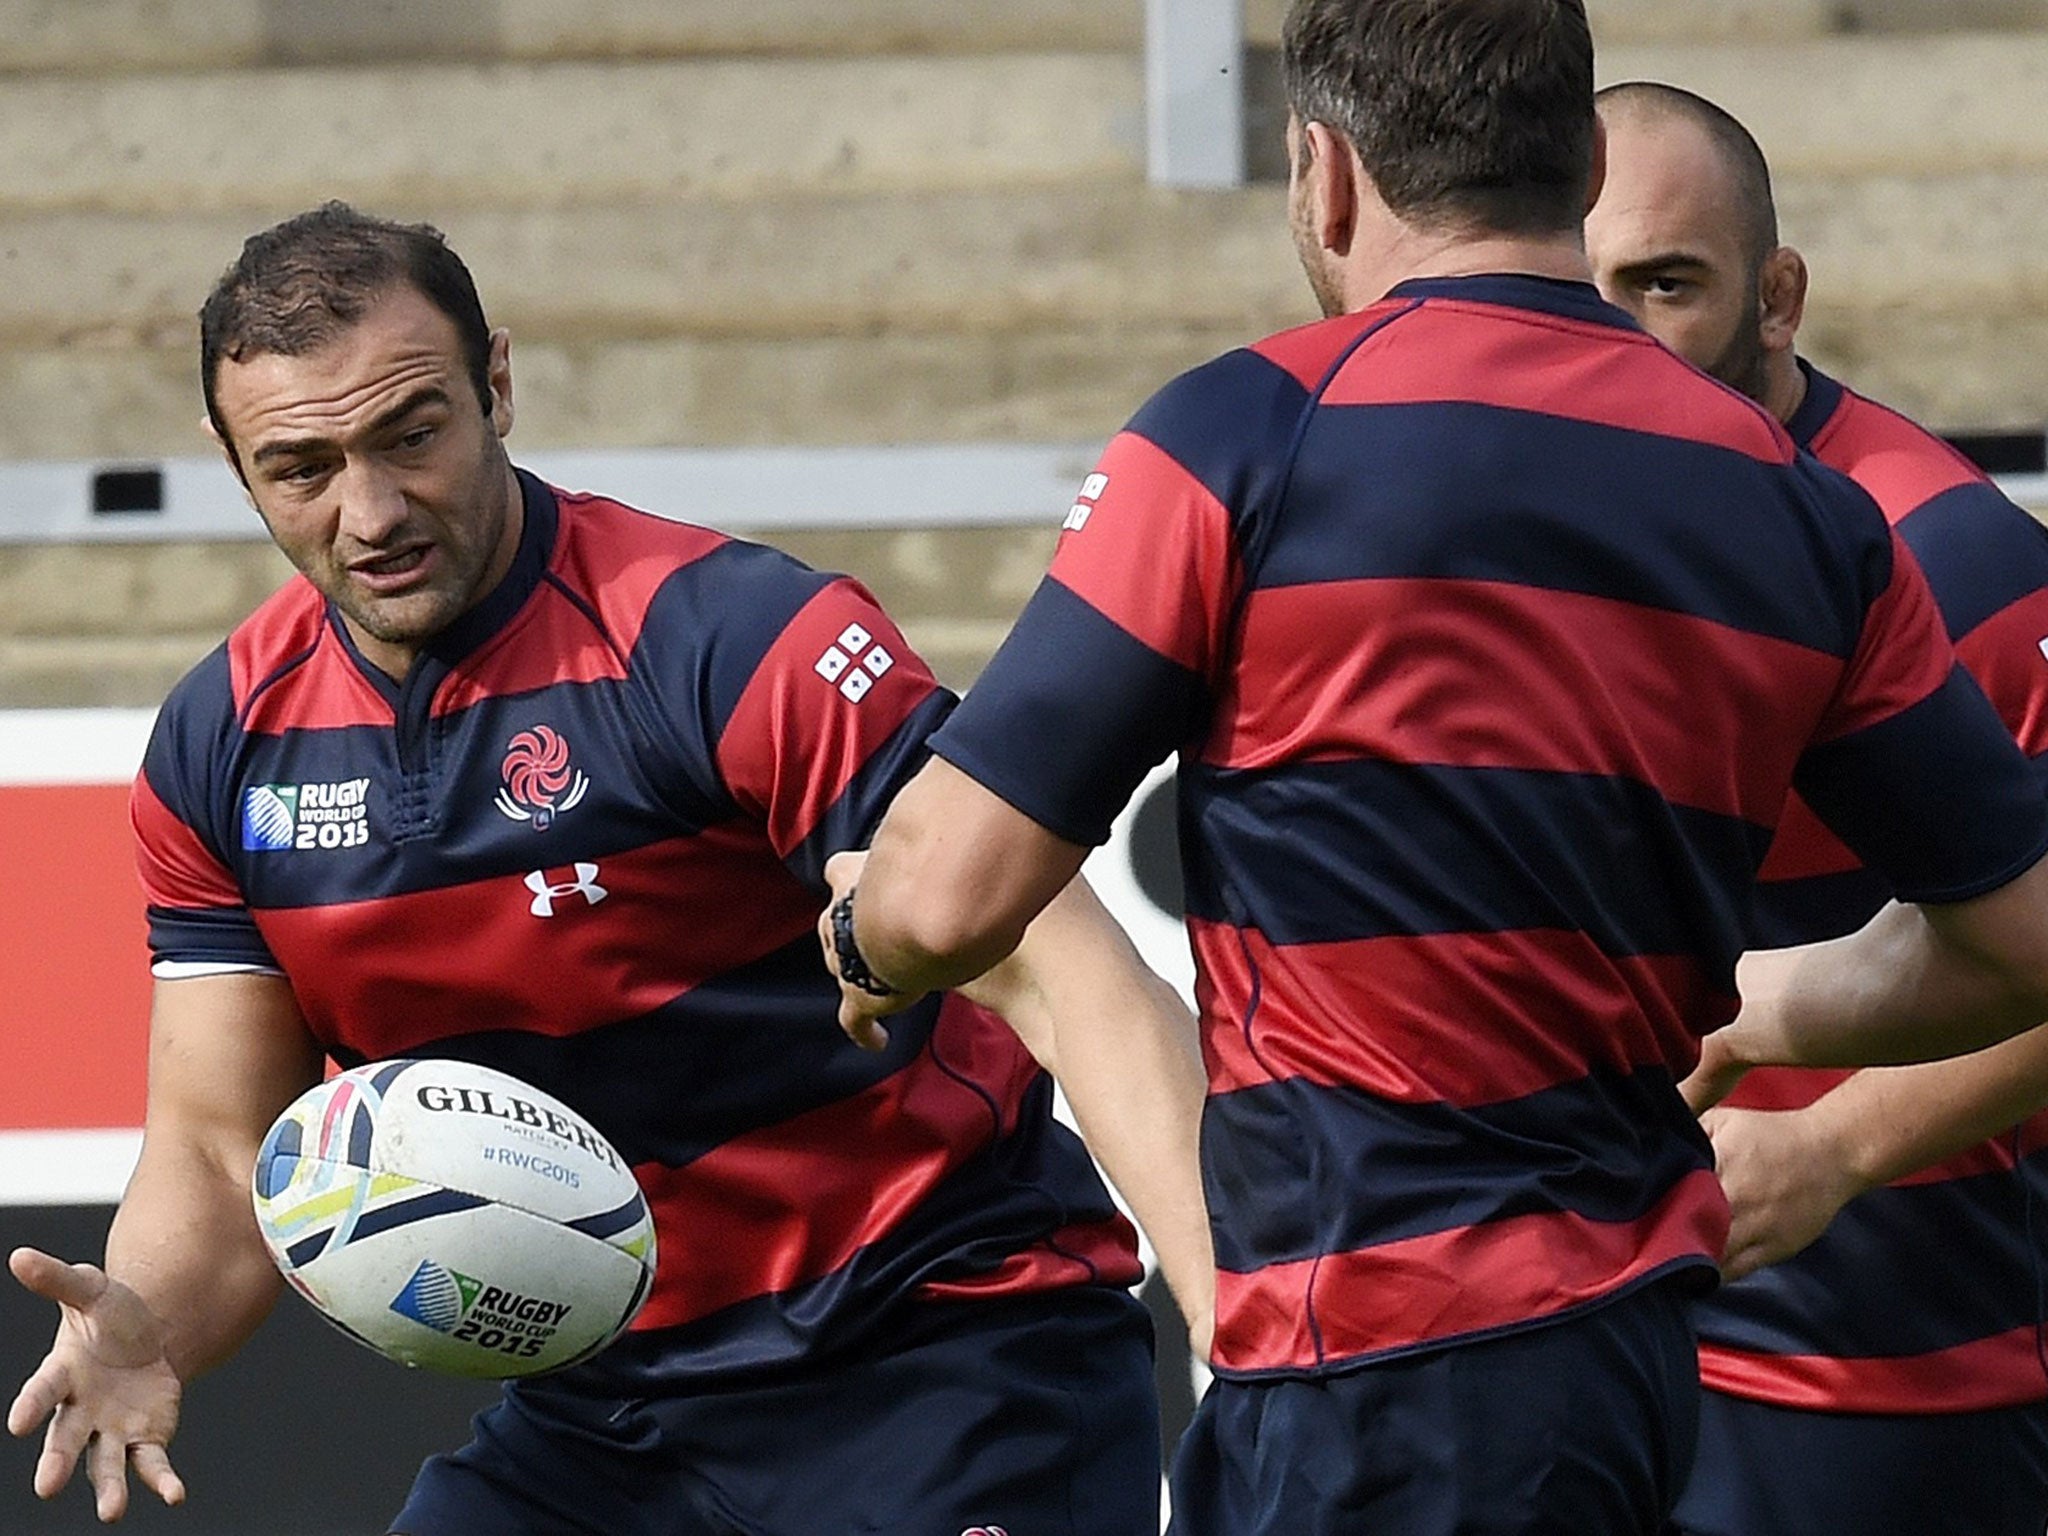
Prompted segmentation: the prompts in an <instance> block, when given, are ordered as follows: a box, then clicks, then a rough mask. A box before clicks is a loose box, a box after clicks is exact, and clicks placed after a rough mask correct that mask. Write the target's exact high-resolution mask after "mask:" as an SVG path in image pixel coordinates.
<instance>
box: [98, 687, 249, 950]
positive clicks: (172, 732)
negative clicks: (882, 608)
mask: <svg viewBox="0 0 2048 1536" xmlns="http://www.w3.org/2000/svg"><path fill="white" fill-rule="evenodd" d="M233 727H234V710H233V702H232V696H231V692H230V683H229V679H228V666H227V657H226V652H225V651H224V650H223V651H217V652H215V653H214V654H213V655H212V656H210V657H208V658H207V659H206V660H205V661H204V662H202V663H200V665H199V666H198V667H197V668H195V669H194V670H193V672H192V673H191V674H190V675H189V676H188V677H186V679H185V680H184V681H183V682H181V683H180V684H179V686H178V687H177V688H176V689H175V690H174V691H173V692H172V694H171V697H170V698H169V699H168V700H167V701H166V702H165V704H164V707H163V708H162V709H161V710H160V711H158V713H157V719H156V725H155V727H154V729H153V730H152V732H151V734H150V741H149V747H148V750H147V751H146V752H145V753H144V754H143V760H142V769H141V771H140V772H139V773H138V774H137V775H136V777H135V782H134V785H133V786H132V787H131V789H130V791H129V798H128V808H129V821H130V823H131V824H132V825H133V827H134V830H135V841H136V865H137V872H138V874H139V875H140V877H141V880H142V889H143V893H144V896H145V899H146V900H147V902H148V916H149V947H150V955H151V968H152V970H153V972H154V973H155V974H156V975H157V976H158V977H160V978H172V977H177V976H190V975H204V974H208V973H213V972H220V971H237V970H260V971H277V970H278V969H279V967H278V964H277V961H276V959H275V958H274V957H273V956H272V955H271V953H270V949H269V946H268V945H267V944H265V942H264V940H263V936H262V934H260V933H259V932H258V931H257V928H256V923H255V919H254V918H252V917H251V916H250V913H249V909H248V906H247V905H246V903H245V902H244V900H243V897H242V891H241V887H240V885H239V884H238V882H237V880H236V878H235V875H234V872H233V868H232V864H231V857H232V855H231V850H230V844H229V842H228V838H229V837H230V836H231V835H232V834H233V829H234V822H235V808H234V807H224V806H222V805H221V804H220V803H219V799H220V796H219V793H218V790H217V788H216V786H218V785H220V784H222V783H224V782H226V774H225V771H224V769H223V768H222V766H221V764H220V756H221V753H222V751H223V749H224V744H225V742H226V740H227V739H228V737H229V736H230V735H231V734H232V731H233Z"/></svg>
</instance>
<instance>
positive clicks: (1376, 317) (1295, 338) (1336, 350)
mask: <svg viewBox="0 0 2048 1536" xmlns="http://www.w3.org/2000/svg"><path fill="white" fill-rule="evenodd" d="M1414 307H1415V300H1413V299H1382V300H1380V301H1379V303H1377V304H1371V305H1368V306H1367V307H1366V308H1364V309H1361V310H1358V311H1356V312H1355V313H1353V314H1349V315H1339V316H1337V317H1336V318H1335V319H1332V320H1317V321H1314V322H1312V323H1311V324H1308V325H1297V326H1295V327H1294V328H1293V329H1292V330H1286V331H1282V332H1280V333H1279V334H1278V335H1277V336H1268V337H1267V338H1266V339H1265V340H1264V341H1262V342H1260V343H1259V344H1258V345H1257V346H1255V347H1253V348H1252V349H1251V350H1252V351H1254V352H1256V353H1257V354H1258V355H1259V356H1260V357H1263V358H1264V359H1266V361H1267V362H1269V363H1272V364H1273V365H1274V366H1276V367H1278V368H1282V369H1284V370H1286V372H1287V373H1288V374H1290V375H1292V376H1293V378H1294V381H1295V382H1296V383H1298V384H1299V385H1301V387H1302V388H1303V389H1306V390H1313V389H1314V388H1315V387H1316V386H1317V385H1318V384H1320V383H1322V382H1323V375H1324V374H1326V373H1328V372H1329V371H1330V365H1331V364H1332V363H1334V362H1336V361H1337V359H1338V358H1339V357H1340V356H1341V355H1342V354H1343V352H1344V349H1345V348H1346V347H1349V346H1350V345H1351V344H1352V342H1354V341H1356V340H1357V339H1358V336H1359V333H1360V332H1362V331H1369V330H1371V329H1372V328H1373V327H1374V326H1376V325H1378V324H1379V323H1380V322H1381V321H1383V320H1385V319H1386V318H1387V317H1388V316H1390V315H1397V314H1399V313H1400V312H1401V311H1402V310H1404V309H1413V308H1414Z"/></svg>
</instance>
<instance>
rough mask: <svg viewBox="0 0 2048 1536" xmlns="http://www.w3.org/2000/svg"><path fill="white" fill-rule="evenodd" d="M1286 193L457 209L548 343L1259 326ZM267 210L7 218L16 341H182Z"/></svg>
mask: <svg viewBox="0 0 2048 1536" xmlns="http://www.w3.org/2000/svg"><path fill="white" fill-rule="evenodd" d="M1283 203H1284V193H1283V191H1282V189H1280V188H1277V187H1258V188H1254V189H1251V190H1249V191H1244V192H1235V193H1227V194H1214V193H1174V192H1168V191H1162V190H1158V189H1152V188H1146V187H1143V186H1138V185H1132V186H1129V187H1118V188H1114V189H1112V190H1109V191H1105V192H1099V193H1096V194H1093V195H1086V196H1079V195H1076V194H1075V192H1074V191H1073V190H1072V189H1057V190H1045V189H1027V190H1022V191H1008V192H962V193H917V194H907V193H906V194H891V195H876V196H866V197H810V198H802V199H792V200H789V201H787V202H784V201H779V200H774V199H762V200H759V201H758V202H746V203H728V202H721V201H714V200H704V199H697V200H686V199H680V198H676V199H667V200H662V201H657V202H654V203H650V204H646V205H632V206H617V205H605V206H601V207H590V208H577V209H546V208H542V209H509V210H508V209H500V208H476V209H467V210H461V211H458V212H456V213H453V214H450V215H449V216H447V217H445V218H441V219H439V220H438V222H440V223H441V224H442V226H443V227H444V228H445V229H447V231H448V232H449V235H450V238H451V239H452V241H453V243H454V245H455V247H456V249H457V250H459V251H461V252H462V253H463V254H464V256H465V257H466V259H467V260H468V261H469V264H470V266H471V268H472V269H473V270H474V272H475V274H476V278H477V283H478V287H479V288H480V290H481V292H482V294H483V297H484V303H485V307H486V310H487V311H488V312H489V313H490V314H491V317H492V319H493V321H494V322H495V323H498V324H504V325H509V326H511V327H512V329H513V331H514V333H515V335H518V334H523V335H526V336H528V337H530V338H537V339H538V338H569V337H575V338H579V339H582V340H584V341H593V340H611V339H615V338H619V337H635V338H646V337H648V336H659V335H671V336H673V335H695V336H727V337H738V336H746V337H757V338H758V337H816V336H820V335H873V334H876V333H879V332H882V331H886V330H895V329H902V330H911V331H966V330H977V329H986V330H991V331H1002V330H1022V329H1033V328H1038V327H1043V326H1056V327H1069V328H1071V327H1085V326H1093V325H1110V326H1114V327H1119V328H1135V327H1139V326H1144V325H1152V324H1168V325H1175V326H1178V325H1184V324H1190V323H1193V324H1202V323H1205V322H1215V321H1229V322H1231V323H1234V324H1237V325H1240V326H1242V327H1244V328H1245V329H1246V330H1247V331H1252V330H1256V329H1257V328H1258V327H1259V326H1260V325H1261V324H1262V323H1263V322H1266V321H1271V322H1272V325H1271V326H1270V327H1268V328H1275V327H1277V326H1279V325H1282V324H1285V323H1288V322H1289V321H1291V320H1294V319H1298V318H1300V317H1301V315H1302V313H1303V309H1304V305H1305V302H1306V301H1305V297H1304V291H1303V289H1302V285H1301V278H1300V274H1299V272H1298V271H1297V269H1296V267H1295V261H1294V255H1293V249H1292V246H1291V244H1290V243H1289V240H1288V237H1287V234H1286V226H1285V222H1284V214H1283ZM278 211H279V212H285V211H289V210H285V209H280V210H278ZM388 211H391V212H394V213H398V214H401V215H404V214H408V213H417V214H422V215H424V214H427V213H431V212H432V210H431V209H409V208H406V207H403V206H396V207H391V208H390V209H389V210H388ZM254 222H255V220H252V219H251V218H250V217H249V216H247V215H227V214H215V213H198V214H190V213H165V214H161V215H156V216H141V215H132V214H106V213H97V212H73V211H58V212H49V213H42V212H31V213H26V214H22V215H18V216H13V217H7V218H4V219H0V346H6V345H12V346H31V347H35V346H55V345H75V344H78V343H80V342H83V341H99V342H122V343H130V344H132V343H135V342H138V341H150V342H153V341H156V340H159V339H175V338H179V337H182V336H184V335H186V334H187V333H188V327H189V326H190V324H191V320H190V317H191V316H192V315H193V314H194V313H196V311H197V308H198V305H199V302H200V300H201V299H202V298H203V297H204V295H205V293H206V290H207V288H208V287H209V285H210V284H211V283H212V281H213V280H214V278H215V277H216V275H217V274H218V273H219V272H220V270H221V268H222V267H223V266H224V265H225V264H226V263H227V261H228V260H229V259H230V258H232V257H233V255H234V254H235V252H236V251H237V250H238V249H239V248H240V245H241V241H242V239H243V237H244V235H245V233H246V232H247V231H248V230H249V228H250V227H251V226H252V223H254Z"/></svg>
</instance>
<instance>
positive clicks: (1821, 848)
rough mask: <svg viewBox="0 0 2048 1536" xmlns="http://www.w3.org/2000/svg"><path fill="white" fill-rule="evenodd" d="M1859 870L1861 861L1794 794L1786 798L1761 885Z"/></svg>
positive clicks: (1767, 857) (1759, 874)
mask: <svg viewBox="0 0 2048 1536" xmlns="http://www.w3.org/2000/svg"><path fill="white" fill-rule="evenodd" d="M1862 867H1863V861H1862V860H1861V859H1859V858H1857V857H1856V855H1855V854H1853V853H1851V852H1850V851H1849V845H1848V844H1847V843H1845V842H1843V841H1842V840H1841V839H1840V838H1839V837H1837V836H1835V834H1834V833H1833V832H1831V831H1830V830H1828V824H1827V823H1826V822H1824V821H1822V820H1821V819H1820V817H1818V816H1816V815H1815V814H1814V811H1813V807H1812V806H1810V805H1808V804H1807V803H1806V801H1805V800H1804V799H1803V798H1802V797H1801V796H1800V794H1799V792H1798V791H1797V790H1794V791H1792V792H1791V793H1790V794H1789V795H1787V796H1786V799H1785V813H1784V815H1782V816H1781V817H1779V819H1778V828H1777V831H1776V832H1775V833H1774V834H1773V835H1772V838H1771V847H1770V851H1769V852H1768V853H1766V854H1765V855H1764V862H1763V867H1762V868H1761V869H1760V870H1758V871H1757V879H1758V880H1760V881H1763V882H1765V883H1769V882H1771V881H1777V880H1803V879H1808V878H1811V877H1812V876H1815V875H1845V874H1848V873H1849V872H1850V871H1851V870H1856V869H1861V868H1862Z"/></svg>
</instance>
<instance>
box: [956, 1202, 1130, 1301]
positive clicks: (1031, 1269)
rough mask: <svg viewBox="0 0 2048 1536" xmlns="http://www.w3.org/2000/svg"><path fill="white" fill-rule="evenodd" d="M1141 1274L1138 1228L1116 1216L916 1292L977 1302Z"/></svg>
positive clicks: (1124, 1280) (1123, 1281)
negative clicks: (980, 1270) (961, 1277)
mask: <svg viewBox="0 0 2048 1536" xmlns="http://www.w3.org/2000/svg"><path fill="white" fill-rule="evenodd" d="M1144 1278H1145V1266H1144V1265H1143V1264H1140V1263H1139V1262H1138V1229H1137V1228H1136V1227H1134V1226H1132V1225H1131V1224H1130V1222H1129V1221H1128V1220H1126V1219H1125V1218H1124V1217H1122V1216H1120V1215H1119V1216H1113V1217H1111V1218H1110V1219H1109V1220H1108V1221H1098V1222H1089V1223H1086V1224H1083V1225H1078V1226H1071V1227H1061V1228H1060V1229H1059V1231H1057V1232H1055V1233H1053V1234H1052V1236H1050V1237H1048V1238H1046V1239H1045V1240H1044V1241H1043V1242H1040V1243H1034V1244H1032V1245H1031V1246H1030V1247H1029V1248H1026V1249H1024V1250H1023V1251H1022V1252H1021V1253H1013V1254H1011V1255H1010V1256H1009V1257H1008V1258H1007V1259H1005V1260H1003V1262H1002V1263H1000V1264H998V1265H997V1266H996V1267H995V1268H994V1269H991V1270H988V1271H986V1272H985V1273H983V1274H979V1275H973V1276H970V1277H969V1278H967V1279H964V1280H928V1281H926V1282H925V1283H924V1284H923V1285H921V1286H919V1287H918V1288H917V1291H918V1294H919V1295H920V1296H928V1297H930V1298H932V1299H933V1300H935V1301H936V1300H944V1301H978V1300H985V1299H987V1298H988V1297H991V1296H1017V1295H1023V1294H1026V1293H1030V1292H1036V1291H1053V1290H1058V1289H1060V1288H1061V1287H1063V1286H1069V1285H1095V1284H1102V1285H1136V1284H1137V1283H1138V1282H1139V1281H1140V1280H1142V1279H1144Z"/></svg>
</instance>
